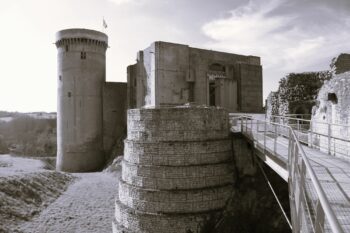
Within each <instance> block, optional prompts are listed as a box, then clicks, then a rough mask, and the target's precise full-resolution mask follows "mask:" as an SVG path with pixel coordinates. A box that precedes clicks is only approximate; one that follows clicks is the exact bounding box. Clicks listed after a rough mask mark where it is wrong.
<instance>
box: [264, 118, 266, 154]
mask: <svg viewBox="0 0 350 233" xmlns="http://www.w3.org/2000/svg"><path fill="white" fill-rule="evenodd" d="M264 153H266V121H265V123H264Z"/></svg>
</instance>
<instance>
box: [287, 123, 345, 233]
mask: <svg viewBox="0 0 350 233" xmlns="http://www.w3.org/2000/svg"><path fill="white" fill-rule="evenodd" d="M290 132H291V134H292V135H293V138H294V140H295V142H296V145H297V147H298V149H299V150H300V151H301V157H302V158H303V160H304V163H305V166H306V168H307V169H308V172H309V175H310V178H311V180H312V183H313V185H314V188H315V189H316V192H317V194H318V195H317V196H318V198H319V200H320V202H321V205H322V207H323V210H324V212H325V215H326V216H327V218H328V221H329V224H330V225H331V228H332V230H333V232H336V233H343V232H344V231H343V229H342V228H341V226H340V224H339V221H338V219H337V217H336V216H335V214H334V211H333V209H332V207H331V206H330V204H329V201H328V198H327V197H326V194H325V192H324V190H323V188H322V186H321V184H320V181H319V180H318V179H317V176H316V174H315V171H314V169H313V168H312V166H311V164H310V162H309V159H308V157H307V156H306V153H305V151H304V149H303V147H302V146H301V145H300V143H299V141H298V140H297V137H296V135H295V132H294V131H293V129H292V128H290Z"/></svg>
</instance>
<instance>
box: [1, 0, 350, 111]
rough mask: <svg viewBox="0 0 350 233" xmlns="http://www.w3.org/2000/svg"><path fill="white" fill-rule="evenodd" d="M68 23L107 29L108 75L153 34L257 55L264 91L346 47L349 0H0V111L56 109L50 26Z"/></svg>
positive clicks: (118, 71) (122, 76)
mask: <svg viewBox="0 0 350 233" xmlns="http://www.w3.org/2000/svg"><path fill="white" fill-rule="evenodd" d="M103 18H104V19H105V21H106V23H107V25H108V27H107V29H103V26H102V21H103ZM66 28H89V29H95V30H103V31H104V32H105V33H107V35H108V37H109V46H110V48H109V49H108V50H107V62H106V64H107V65H106V66H107V67H106V69H107V70H106V78H107V81H119V82H123V81H124V82H125V81H126V67H127V66H128V65H130V64H133V63H135V60H136V53H137V51H139V50H142V49H144V48H146V47H148V46H149V45H150V44H151V43H152V42H153V41H168V42H174V43H182V44H187V45H189V46H191V47H198V48H205V49H212V50H219V51H224V52H230V53H237V54H243V55H255V56H260V57H261V61H262V65H263V84H264V90H263V91H264V98H266V96H267V95H268V94H269V93H270V92H271V91H275V90H277V88H278V81H279V80H280V79H281V78H282V77H284V76H285V75H286V74H288V73H291V72H306V71H319V70H327V69H329V64H330V62H331V59H332V58H333V57H335V56H337V55H338V54H340V53H350V1H349V0H293V1H290V0H250V1H249V0H245V1H243V0H84V1H82V0H11V1H10V0H0V29H1V36H0V64H1V65H0V110H7V111H21V112H32V111H47V112H51V111H56V107H57V105H56V91H57V90H56V80H57V77H56V76H57V67H56V65H57V57H56V52H57V51H56V47H55V45H54V42H55V33H56V32H57V31H59V30H61V29H66Z"/></svg>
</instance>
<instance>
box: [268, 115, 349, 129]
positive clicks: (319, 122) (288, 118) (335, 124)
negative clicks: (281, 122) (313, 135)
mask: <svg viewBox="0 0 350 233" xmlns="http://www.w3.org/2000/svg"><path fill="white" fill-rule="evenodd" d="M271 117H274V118H284V119H287V120H296V121H305V122H308V123H311V122H312V123H317V124H324V125H334V126H342V127H349V125H345V124H337V123H329V122H322V121H315V120H308V119H303V118H295V117H288V116H279V115H271Z"/></svg>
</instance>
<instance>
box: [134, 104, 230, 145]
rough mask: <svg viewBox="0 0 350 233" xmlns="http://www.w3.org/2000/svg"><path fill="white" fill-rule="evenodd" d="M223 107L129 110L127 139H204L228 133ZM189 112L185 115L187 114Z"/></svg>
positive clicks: (219, 136) (225, 135)
mask: <svg viewBox="0 0 350 233" xmlns="http://www.w3.org/2000/svg"><path fill="white" fill-rule="evenodd" d="M224 112H225V110H224V109H216V111H215V112H213V111H212V109H211V108H199V107H197V108H185V107H184V108H180V107H179V108H160V109H152V110H150V109H131V110H129V111H128V140H133V141H142V142H147V141H152V142H158V141H163V142H164V141H166V142H169V141H196V140H197V141H198V140H199V141H202V140H210V139H225V138H227V137H228V134H229V131H227V130H225V129H227V128H228V123H229V122H228V117H227V116H226V115H225V114H223V113H224ZM184 114H186V116H184Z"/></svg>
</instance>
